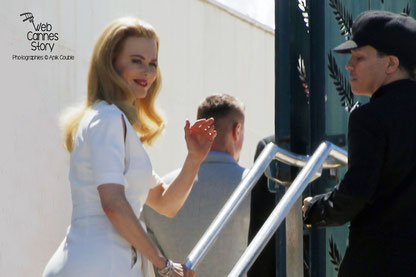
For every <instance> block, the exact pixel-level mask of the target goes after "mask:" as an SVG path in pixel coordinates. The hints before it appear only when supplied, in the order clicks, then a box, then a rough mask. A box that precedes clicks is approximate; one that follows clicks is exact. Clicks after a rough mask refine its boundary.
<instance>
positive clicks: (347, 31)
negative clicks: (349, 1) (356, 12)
mask: <svg viewBox="0 0 416 277" xmlns="http://www.w3.org/2000/svg"><path fill="white" fill-rule="evenodd" d="M329 6H330V7H331V8H333V9H334V11H333V13H334V15H335V19H336V20H337V21H338V25H340V26H341V28H340V32H341V35H343V36H344V37H345V39H346V40H349V39H350V37H351V34H352V15H351V14H350V13H349V12H348V11H347V9H346V8H345V7H343V6H342V3H341V2H340V1H339V0H329Z"/></svg>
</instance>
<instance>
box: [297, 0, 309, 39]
mask: <svg viewBox="0 0 416 277" xmlns="http://www.w3.org/2000/svg"><path fill="white" fill-rule="evenodd" d="M306 1H307V0H298V2H299V4H298V7H299V9H300V10H301V11H302V16H303V21H304V22H305V26H306V32H307V33H309V7H308V5H307V3H306Z"/></svg>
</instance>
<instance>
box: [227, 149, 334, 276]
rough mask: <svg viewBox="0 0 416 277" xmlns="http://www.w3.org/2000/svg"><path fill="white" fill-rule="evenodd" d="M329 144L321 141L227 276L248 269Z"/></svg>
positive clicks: (322, 160)
mask: <svg viewBox="0 0 416 277" xmlns="http://www.w3.org/2000/svg"><path fill="white" fill-rule="evenodd" d="M331 146H332V144H331V143H328V142H323V143H321V145H320V146H319V147H318V149H317V150H316V151H315V153H314V154H313V155H312V157H311V158H310V160H309V162H308V163H307V164H306V166H305V167H304V168H303V169H302V170H301V171H300V173H299V175H298V176H297V177H296V179H295V180H294V182H293V184H292V185H291V186H290V188H289V189H288V190H287V192H286V193H285V195H284V196H283V198H282V199H281V200H280V202H279V204H278V205H277V206H276V208H275V209H274V210H273V212H272V213H271V215H270V216H269V218H268V219H267V220H266V222H265V223H264V225H263V226H262V228H261V229H260V231H259V232H258V233H257V235H256V236H255V237H254V239H253V241H252V242H251V243H250V245H249V246H248V248H247V249H246V251H244V253H243V255H242V256H241V258H240V259H239V260H238V262H237V264H236V265H235V266H234V268H233V269H232V271H231V272H230V274H229V275H228V276H229V277H237V276H242V275H243V274H245V273H246V272H247V271H248V269H249V268H250V267H251V265H252V264H253V263H254V261H255V259H256V258H257V256H258V255H259V254H260V252H261V251H262V250H263V248H264V246H265V245H266V244H267V242H268V241H269V240H270V238H271V236H272V235H273V234H274V232H276V230H277V228H278V227H279V225H280V224H281V223H282V221H283V220H284V218H285V216H286V214H287V213H288V212H289V209H290V207H292V206H293V204H294V202H295V201H296V200H297V199H298V198H299V197H300V195H301V193H302V192H303V190H304V189H305V187H306V186H307V184H308V183H309V180H310V179H311V178H312V177H313V175H314V173H315V172H316V171H318V170H319V169H320V168H321V166H322V164H323V163H324V161H325V160H326V158H327V157H328V155H329V153H330V151H331V149H332V147H331Z"/></svg>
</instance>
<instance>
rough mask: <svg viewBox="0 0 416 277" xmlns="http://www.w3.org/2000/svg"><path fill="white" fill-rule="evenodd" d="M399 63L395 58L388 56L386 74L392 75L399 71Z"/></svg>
mask: <svg viewBox="0 0 416 277" xmlns="http://www.w3.org/2000/svg"><path fill="white" fill-rule="evenodd" d="M399 65H400V61H399V58H397V57H396V56H388V65H387V68H386V73H387V74H393V73H395V72H396V71H397V70H399Z"/></svg>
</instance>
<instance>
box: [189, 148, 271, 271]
mask: <svg viewBox="0 0 416 277" xmlns="http://www.w3.org/2000/svg"><path fill="white" fill-rule="evenodd" d="M277 151H279V147H277V146H276V145H275V144H273V143H269V144H268V145H267V146H266V147H265V148H264V150H263V151H262V152H261V154H260V156H259V157H258V158H257V160H256V162H255V163H254V165H253V167H252V168H251V169H250V171H249V172H248V174H247V176H246V177H245V178H244V179H243V180H242V181H241V183H240V185H238V187H237V188H236V189H235V191H234V192H233V194H232V195H231V197H230V198H229V199H228V201H227V202H226V203H225V204H224V207H223V208H222V209H221V211H220V212H219V214H218V215H217V216H216V217H215V219H214V221H213V222H212V223H211V225H210V226H209V227H208V229H207V230H206V231H205V233H204V235H203V236H202V238H201V239H200V240H199V241H198V243H197V244H196V246H195V247H194V249H193V250H192V251H191V253H190V254H189V256H188V257H187V259H186V261H185V265H186V266H187V267H188V268H190V269H192V270H194V269H195V268H196V267H197V266H198V264H199V262H200V261H201V260H202V258H203V257H204V256H205V254H206V253H207V251H208V249H209V248H210V247H211V246H212V244H213V243H214V242H215V240H216V239H217V237H218V235H219V234H220V233H221V231H222V229H223V228H224V227H225V225H226V224H227V223H228V221H229V219H230V218H231V216H232V215H233V214H234V212H235V211H236V209H237V208H238V206H239V205H240V204H241V202H242V201H243V200H244V198H245V196H246V195H247V193H248V192H250V190H251V188H252V187H253V185H254V184H255V183H256V182H257V181H258V179H260V177H261V175H262V174H263V172H264V170H265V169H266V167H267V166H268V165H269V163H270V161H271V160H272V159H273V157H274V155H275V154H276V152H277Z"/></svg>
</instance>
